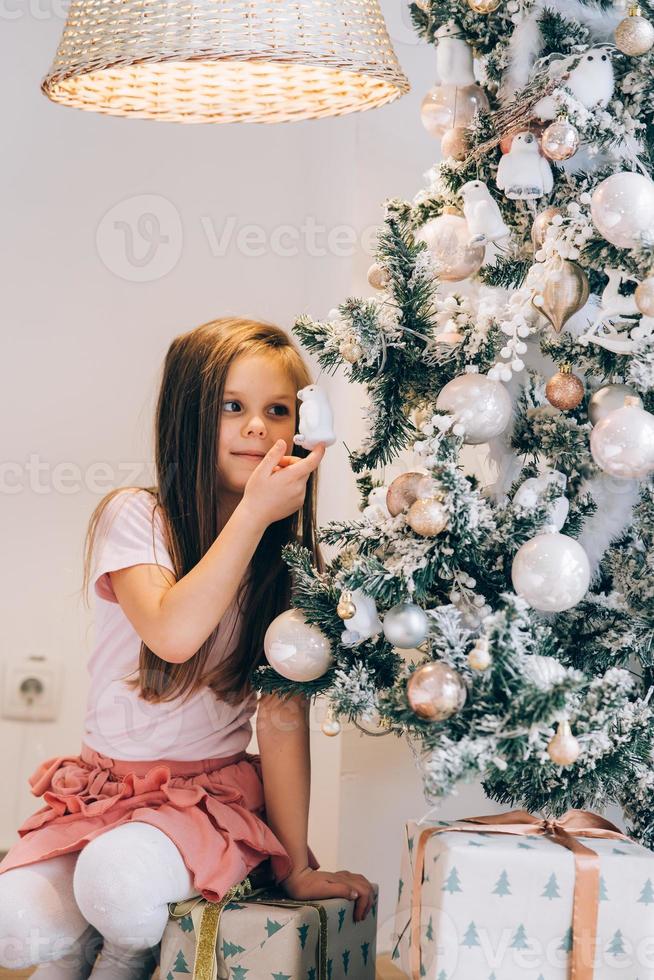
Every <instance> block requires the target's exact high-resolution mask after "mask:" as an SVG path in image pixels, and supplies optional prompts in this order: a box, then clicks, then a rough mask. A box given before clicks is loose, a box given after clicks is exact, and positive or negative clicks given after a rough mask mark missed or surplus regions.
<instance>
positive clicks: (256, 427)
mask: <svg viewBox="0 0 654 980" xmlns="http://www.w3.org/2000/svg"><path fill="white" fill-rule="evenodd" d="M246 431H247V432H256V433H258V435H265V432H266V427H265V425H264V424H263V422H262V420H261V419H260V418H258V417H255V418H252V419H250V421H249V422H248V424H247V426H246Z"/></svg>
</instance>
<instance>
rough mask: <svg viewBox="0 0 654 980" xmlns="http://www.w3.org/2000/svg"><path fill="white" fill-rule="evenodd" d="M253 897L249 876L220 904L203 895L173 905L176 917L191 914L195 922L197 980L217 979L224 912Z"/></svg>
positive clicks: (195, 969) (169, 907)
mask: <svg viewBox="0 0 654 980" xmlns="http://www.w3.org/2000/svg"><path fill="white" fill-rule="evenodd" d="M260 891H263V889H260ZM252 894H254V891H253V888H252V883H251V881H250V879H249V878H247V877H246V878H244V879H243V881H239V882H238V883H237V884H236V885H232V887H231V888H230V889H229V891H227V892H226V893H225V894H224V895H223V897H222V898H221V900H220V901H219V902H208V901H207V900H206V899H205V898H202V896H201V895H196V896H195V897H194V898H188V899H186V900H185V901H183V902H170V903H169V905H168V911H169V912H170V914H171V916H173V918H175V919H181V918H183V917H184V916H185V915H190V916H191V918H192V919H193V927H194V931H195V936H196V940H195V962H194V964H193V980H217V977H218V961H217V958H216V946H217V943H218V930H219V929H220V917H221V915H222V911H223V909H224V908H225V906H226V905H228V904H229V903H230V902H232V901H236V902H238V901H240V900H241V899H243V898H245V897H246V896H249V895H252Z"/></svg>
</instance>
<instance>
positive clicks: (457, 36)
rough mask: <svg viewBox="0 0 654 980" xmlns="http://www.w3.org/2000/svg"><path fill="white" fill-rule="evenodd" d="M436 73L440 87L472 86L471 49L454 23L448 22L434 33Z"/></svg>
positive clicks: (473, 82)
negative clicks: (435, 41)
mask: <svg viewBox="0 0 654 980" xmlns="http://www.w3.org/2000/svg"><path fill="white" fill-rule="evenodd" d="M434 36H435V38H436V40H437V46H436V72H437V74H438V80H439V82H440V83H441V85H457V86H459V87H461V86H464V85H474V84H475V82H476V79H475V75H474V72H473V70H472V65H473V57H472V48H471V47H470V45H469V44H468V42H467V41H465V40H464V36H463V31H462V30H461V28H460V26H459V25H458V24H457V23H456V21H453V20H448V21H447V22H446V23H445V24H441V26H440V27H439V28H438V30H437V31H436V34H435V35H434Z"/></svg>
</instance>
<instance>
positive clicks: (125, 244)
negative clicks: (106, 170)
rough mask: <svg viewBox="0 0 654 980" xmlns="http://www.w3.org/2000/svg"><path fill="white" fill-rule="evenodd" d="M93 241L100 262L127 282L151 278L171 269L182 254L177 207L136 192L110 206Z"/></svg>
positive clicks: (161, 199)
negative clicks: (134, 194)
mask: <svg viewBox="0 0 654 980" xmlns="http://www.w3.org/2000/svg"><path fill="white" fill-rule="evenodd" d="M95 244H96V249H97V252H98V255H99V256H100V259H101V261H102V262H103V264H104V265H105V266H106V267H107V269H109V271H110V272H113V273H114V275H116V276H119V277H120V278H121V279H125V280H127V281H128V282H154V281H155V280H157V279H163V277H164V276H166V275H168V273H169V272H171V271H172V270H173V269H174V268H175V266H176V265H177V263H178V262H179V259H180V257H181V254H182V248H183V244H184V232H183V228H182V219H181V217H180V214H179V211H178V210H177V208H176V207H175V205H174V204H173V203H172V201H169V200H168V199H167V198H165V197H162V196H161V195H158V194H139V195H136V196H134V197H129V198H126V199H125V200H124V201H120V202H119V203H118V204H115V205H114V206H113V207H112V208H110V209H109V210H108V211H107V212H106V214H105V215H104V217H103V218H102V220H101V221H100V224H99V225H98V228H97V232H96V236H95Z"/></svg>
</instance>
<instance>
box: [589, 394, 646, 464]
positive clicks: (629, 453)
mask: <svg viewBox="0 0 654 980" xmlns="http://www.w3.org/2000/svg"><path fill="white" fill-rule="evenodd" d="M590 451H591V453H592V456H593V459H594V460H595V462H596V463H597V465H598V466H599V468H600V469H601V470H604V472H605V473H608V474H609V476H615V477H618V478H619V479H624V480H638V479H642V478H643V477H645V476H647V475H648V474H649V473H652V472H653V471H654V415H650V413H649V412H646V411H645V410H644V409H642V408H639V406H638V399H637V398H632V397H629V396H627V397H626V398H625V404H624V405H623V407H622V408H616V409H615V410H614V411H613V412H609V413H608V415H605V416H604V418H603V419H600V421H599V422H598V423H597V425H596V426H595V427H594V429H593V431H592V432H591V434H590Z"/></svg>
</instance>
